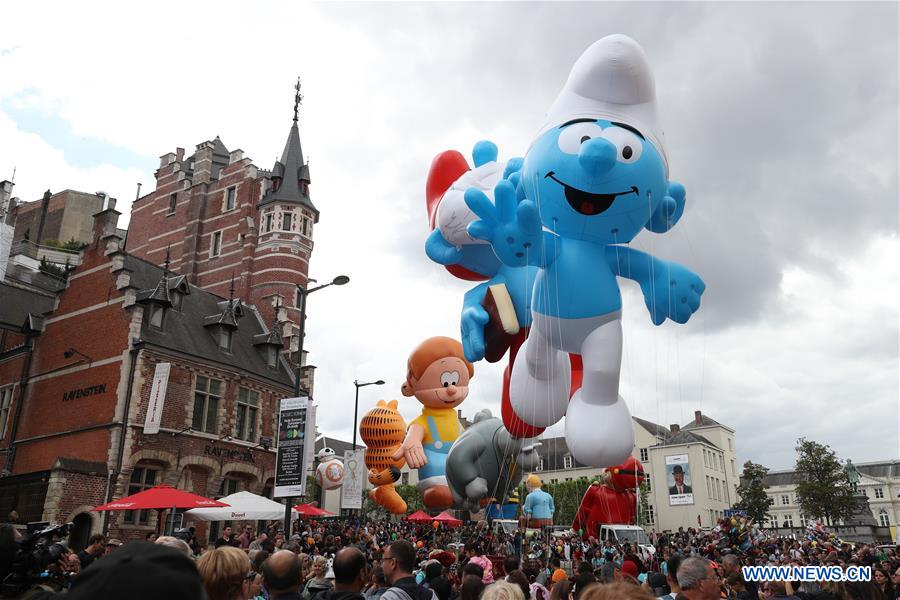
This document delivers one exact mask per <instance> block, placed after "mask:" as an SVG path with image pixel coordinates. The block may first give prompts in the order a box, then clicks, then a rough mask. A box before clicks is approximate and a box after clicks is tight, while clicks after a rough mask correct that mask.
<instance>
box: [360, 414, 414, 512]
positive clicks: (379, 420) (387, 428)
mask: <svg viewBox="0 0 900 600" xmlns="http://www.w3.org/2000/svg"><path fill="white" fill-rule="evenodd" d="M359 435H360V437H361V438H362V441H363V443H364V444H365V445H366V458H365V461H366V467H367V468H368V469H369V483H371V484H372V485H374V486H375V489H373V490H372V491H371V492H369V498H371V499H372V501H373V502H375V503H376V504H378V505H379V506H383V507H384V508H385V509H387V510H388V512H390V513H392V514H395V515H399V514H403V513H405V512H406V502H405V501H404V500H403V498H401V497H400V494H398V493H397V490H396V488H395V487H394V483H395V482H396V481H397V480H398V479H400V469H401V467H403V465H404V464H405V462H406V461H405V459H404V458H402V457H401V458H399V459H397V460H394V459H393V458H391V455H392V454H394V453H395V452H396V451H397V449H398V448H399V447H400V446H401V445H402V444H403V439H404V437H405V436H406V422H405V421H404V420H403V416H402V415H401V414H400V412H399V411H398V410H397V401H396V400H391V401H390V402H385V401H384V400H379V401H378V404H376V405H375V408H373V409H372V410H370V411H369V412H367V413H366V414H365V415H363V418H362V421H360V423H359Z"/></svg>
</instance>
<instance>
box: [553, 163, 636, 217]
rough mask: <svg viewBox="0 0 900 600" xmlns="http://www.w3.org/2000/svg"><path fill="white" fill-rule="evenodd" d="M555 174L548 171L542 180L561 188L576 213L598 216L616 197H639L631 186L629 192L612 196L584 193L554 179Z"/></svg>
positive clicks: (634, 187) (616, 193)
mask: <svg viewBox="0 0 900 600" xmlns="http://www.w3.org/2000/svg"><path fill="white" fill-rule="evenodd" d="M554 175H555V173H554V172H553V171H549V172H548V173H547V174H546V175H544V179H547V178H548V177H549V178H550V179H552V180H553V181H555V182H556V183H558V184H559V185H561V186H563V190H565V192H566V200H568V201H569V206H571V207H572V208H573V209H575V210H576V211H577V212H579V213H581V214H583V215H587V216H589V217H590V216H593V215H599V214H600V213H602V212H603V211H605V210H606V209H607V208H609V207H610V206H612V203H613V200H615V199H616V198H617V197H618V196H624V195H625V194H636V195H640V192H639V191H638V189H637V186H634V185H633V186H631V189H630V190H626V191H624V192H615V193H612V194H592V193H590V192H585V191H583V190H579V189H577V188H573V187H572V186H570V185H566V184H565V183H563V182H562V181H560V180H559V179H557V178H556V177H554Z"/></svg>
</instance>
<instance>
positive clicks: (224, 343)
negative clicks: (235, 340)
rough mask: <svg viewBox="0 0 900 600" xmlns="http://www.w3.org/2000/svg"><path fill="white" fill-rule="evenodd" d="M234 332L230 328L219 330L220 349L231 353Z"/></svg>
mask: <svg viewBox="0 0 900 600" xmlns="http://www.w3.org/2000/svg"><path fill="white" fill-rule="evenodd" d="M231 340H232V331H231V329H229V328H228V327H221V328H220V329H219V349H220V350H223V351H225V352H231Z"/></svg>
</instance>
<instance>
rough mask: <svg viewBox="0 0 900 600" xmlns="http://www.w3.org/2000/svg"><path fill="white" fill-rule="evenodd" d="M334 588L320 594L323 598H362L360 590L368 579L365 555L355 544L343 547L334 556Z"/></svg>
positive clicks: (332, 599)
mask: <svg viewBox="0 0 900 600" xmlns="http://www.w3.org/2000/svg"><path fill="white" fill-rule="evenodd" d="M332 569H333V570H334V589H333V590H328V591H327V592H325V593H324V594H323V595H322V599H323V600H363V596H362V594H360V593H359V592H360V590H362V589H363V587H364V586H365V585H366V581H367V580H368V579H369V577H368V575H369V574H368V572H367V571H366V557H365V555H364V554H363V553H362V552H360V551H359V548H357V547H356V546H349V547H347V548H343V549H342V550H340V551H339V552H338V553H337V554H336V555H335V556H334V564H332Z"/></svg>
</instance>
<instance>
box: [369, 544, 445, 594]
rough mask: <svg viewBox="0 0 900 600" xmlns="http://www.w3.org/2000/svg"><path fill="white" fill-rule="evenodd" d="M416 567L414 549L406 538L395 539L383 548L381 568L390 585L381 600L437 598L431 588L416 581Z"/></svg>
mask: <svg viewBox="0 0 900 600" xmlns="http://www.w3.org/2000/svg"><path fill="white" fill-rule="evenodd" d="M415 567H416V550H415V548H413V545H412V544H410V543H409V542H407V541H406V540H397V541H396V542H392V543H391V545H390V546H388V547H387V548H385V549H384V553H383V554H382V556H381V568H382V569H383V570H384V576H385V578H386V579H387V580H388V581H389V582H390V584H391V587H390V588H388V590H387V591H386V592H385V593H384V594H382V595H381V600H437V594H435V593H434V591H433V590H430V589H428V588H425V587H423V586H421V585H419V584H417V583H416V578H415V577H413V574H412V572H413V569H415Z"/></svg>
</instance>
